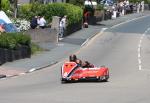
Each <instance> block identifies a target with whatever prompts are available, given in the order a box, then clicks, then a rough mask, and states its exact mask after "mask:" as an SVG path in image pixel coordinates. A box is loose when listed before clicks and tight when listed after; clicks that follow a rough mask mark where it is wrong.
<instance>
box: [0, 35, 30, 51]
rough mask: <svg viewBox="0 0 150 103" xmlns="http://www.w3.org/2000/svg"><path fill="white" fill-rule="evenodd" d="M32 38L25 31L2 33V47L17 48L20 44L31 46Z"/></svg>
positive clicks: (0, 43)
mask: <svg viewBox="0 0 150 103" xmlns="http://www.w3.org/2000/svg"><path fill="white" fill-rule="evenodd" d="M30 44H31V39H30V37H29V36H28V35H25V34H23V33H2V34H1V35H0V48H8V49H15V48H17V47H18V46H19V45H27V46H30Z"/></svg>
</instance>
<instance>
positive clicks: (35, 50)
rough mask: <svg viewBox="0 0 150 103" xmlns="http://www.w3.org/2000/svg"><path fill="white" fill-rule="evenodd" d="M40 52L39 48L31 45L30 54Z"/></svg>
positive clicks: (33, 44)
mask: <svg viewBox="0 0 150 103" xmlns="http://www.w3.org/2000/svg"><path fill="white" fill-rule="evenodd" d="M40 51H43V49H42V48H40V47H39V46H38V45H37V44H35V43H32V44H31V53H32V54H35V53H37V52H40Z"/></svg>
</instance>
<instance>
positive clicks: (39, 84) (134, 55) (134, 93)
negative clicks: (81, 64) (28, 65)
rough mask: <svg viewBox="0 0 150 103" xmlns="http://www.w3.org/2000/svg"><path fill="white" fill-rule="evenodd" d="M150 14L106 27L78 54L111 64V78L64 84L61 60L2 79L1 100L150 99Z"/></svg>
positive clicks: (116, 102) (86, 102) (124, 102)
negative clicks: (61, 74) (23, 73)
mask: <svg viewBox="0 0 150 103" xmlns="http://www.w3.org/2000/svg"><path fill="white" fill-rule="evenodd" d="M149 28H150V16H146V17H143V18H140V19H136V20H133V21H129V22H126V23H122V24H121V25H117V26H114V27H111V28H107V29H106V30H104V32H103V33H99V34H97V35H96V36H95V37H94V38H93V39H91V40H90V41H89V42H88V43H87V45H85V46H84V47H83V48H81V49H80V50H79V51H78V52H77V54H78V57H79V58H80V59H83V60H89V61H90V62H92V63H93V64H95V65H96V66H101V65H106V66H108V67H109V68H110V79H109V81H108V82H105V83H104V82H103V83H100V82H79V83H70V84H61V82H60V67H61V65H62V63H63V61H62V62H60V63H58V64H56V65H53V66H51V67H48V68H45V69H43V70H40V71H36V72H33V73H29V74H27V75H23V76H19V77H14V78H10V79H3V80H0V102H1V103H149V102H150V98H149V96H150V89H149V87H150V63H149V60H150V29H149Z"/></svg>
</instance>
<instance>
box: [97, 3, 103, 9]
mask: <svg viewBox="0 0 150 103" xmlns="http://www.w3.org/2000/svg"><path fill="white" fill-rule="evenodd" d="M96 9H97V10H104V5H102V4H98V5H97V7H96Z"/></svg>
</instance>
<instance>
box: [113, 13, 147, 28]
mask: <svg viewBox="0 0 150 103" xmlns="http://www.w3.org/2000/svg"><path fill="white" fill-rule="evenodd" d="M148 16H149V15H148ZM148 16H142V17H137V18H135V19H131V20H127V21H125V22H122V23H119V24H116V25H114V26H112V27H111V28H115V27H118V26H120V25H122V24H125V23H128V22H131V21H135V20H138V19H141V18H144V17H148Z"/></svg>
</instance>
